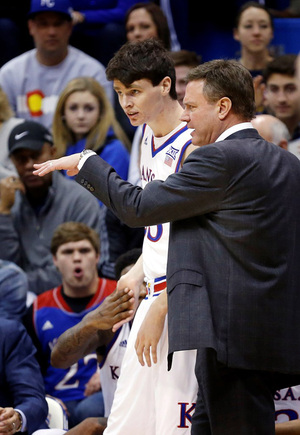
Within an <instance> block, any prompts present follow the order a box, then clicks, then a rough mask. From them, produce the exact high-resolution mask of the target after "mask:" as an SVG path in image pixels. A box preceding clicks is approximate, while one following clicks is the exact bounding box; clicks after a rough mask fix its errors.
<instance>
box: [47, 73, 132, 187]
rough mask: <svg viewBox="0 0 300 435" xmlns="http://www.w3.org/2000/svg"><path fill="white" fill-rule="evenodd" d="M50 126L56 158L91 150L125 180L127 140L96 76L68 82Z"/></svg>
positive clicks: (127, 161) (127, 156)
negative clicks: (55, 148)
mask: <svg viewBox="0 0 300 435" xmlns="http://www.w3.org/2000/svg"><path fill="white" fill-rule="evenodd" d="M52 129H53V139H54V143H55V145H56V147H57V156H58V157H61V156H64V155H70V154H73V153H77V152H81V151H82V150H83V149H91V150H93V151H95V152H96V153H97V154H98V155H99V156H101V157H102V158H103V159H104V160H106V161H107V162H109V163H110V164H111V165H112V166H113V167H114V168H115V170H116V171H117V172H118V174H119V175H120V176H121V177H122V178H124V179H125V180H126V179H127V175H128V165H129V148H130V142H129V140H128V138H127V136H126V134H125V133H124V131H123V130H122V128H121V126H120V124H119V122H118V121H117V119H116V117H115V114H114V109H113V107H112V105H111V103H110V101H109V100H108V98H107V96H106V94H105V90H104V88H103V87H102V86H101V85H100V84H99V83H98V82H97V81H96V80H95V79H93V78H92V77H78V78H75V79H73V80H71V81H70V82H68V84H67V86H66V87H65V89H64V90H63V91H62V92H61V94H60V97H59V100H58V103H57V106H56V111H55V114H54V119H53V126H52Z"/></svg>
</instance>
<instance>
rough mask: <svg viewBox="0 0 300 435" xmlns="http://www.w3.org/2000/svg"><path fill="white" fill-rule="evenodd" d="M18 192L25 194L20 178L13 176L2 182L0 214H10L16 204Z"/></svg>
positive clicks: (0, 185) (0, 187) (0, 186)
mask: <svg viewBox="0 0 300 435" xmlns="http://www.w3.org/2000/svg"><path fill="white" fill-rule="evenodd" d="M17 190H20V191H21V192H23V193H25V187H24V184H23V183H22V181H21V180H20V178H18V177H14V176H11V177H6V178H3V179H2V180H1V181H0V213H2V214H9V213H10V211H11V208H12V206H13V205H14V203H15V197H16V191H17Z"/></svg>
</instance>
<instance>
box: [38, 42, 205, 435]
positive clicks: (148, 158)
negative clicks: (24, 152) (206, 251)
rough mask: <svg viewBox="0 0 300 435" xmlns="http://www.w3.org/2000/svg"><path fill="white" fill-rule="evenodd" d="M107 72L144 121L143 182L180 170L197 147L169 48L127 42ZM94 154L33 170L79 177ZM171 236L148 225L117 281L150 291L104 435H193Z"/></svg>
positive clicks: (131, 111) (188, 355)
mask: <svg viewBox="0 0 300 435" xmlns="http://www.w3.org/2000/svg"><path fill="white" fill-rule="evenodd" d="M107 77H108V79H109V80H112V81H113V85H114V89H115V91H116V92H117V94H118V98H119V102H120V105H121V107H122V109H123V110H124V112H125V113H126V115H127V116H128V118H129V120H130V122H131V124H132V125H134V126H138V125H143V124H145V125H144V132H143V138H142V143H141V174H142V185H143V187H145V186H146V184H147V183H148V182H150V181H152V180H154V179H161V180H164V179H166V178H167V177H168V175H170V174H172V173H174V172H176V171H178V170H179V169H180V167H181V164H182V162H183V160H184V158H185V157H186V156H187V154H188V153H189V152H191V150H192V146H191V137H190V131H189V130H188V129H187V127H186V124H185V123H183V122H181V121H180V117H181V114H182V112H183V108H182V107H181V106H180V104H179V103H178V101H177V96H176V90H175V69H174V65H173V62H172V60H171V58H170V56H169V54H168V52H167V51H166V50H165V49H164V48H163V47H162V46H161V44H160V43H159V42H158V41H155V40H147V41H143V42H135V43H127V44H125V45H124V46H123V47H121V49H120V50H119V51H118V52H117V53H116V54H115V56H114V57H113V58H112V59H111V61H110V62H109V64H108V67H107ZM91 155H93V152H89V151H88V152H87V151H85V152H83V153H81V154H80V155H79V154H75V155H73V156H69V157H67V158H66V157H64V158H62V159H59V160H52V161H51V162H50V164H49V162H46V163H44V164H42V165H37V166H35V167H36V168H37V169H38V170H37V171H35V173H36V174H37V175H44V174H45V173H46V172H49V171H52V170H55V169H60V168H61V167H65V169H71V171H70V175H71V174H75V173H77V172H78V169H80V168H81V167H82V165H83V164H84V162H85V160H86V159H87V158H89V157H90V156H91ZM78 164H79V165H78ZM77 165H78V167H77ZM168 238H169V224H164V225H157V226H151V227H149V228H146V229H145V237H144V244H143V254H142V256H141V257H140V259H139V260H138V261H137V263H136V265H135V266H134V267H133V268H132V269H131V270H130V271H129V272H128V274H126V275H124V277H122V278H121V280H120V281H119V287H128V288H132V289H133V290H134V292H135V295H136V302H137V300H138V298H137V296H138V293H139V287H140V284H141V283H142V281H143V279H144V276H145V277H146V282H147V287H148V296H147V297H146V298H145V299H144V300H143V301H142V302H141V304H140V306H139V308H138V310H137V312H136V315H135V318H134V322H133V326H132V329H131V333H130V336H129V340H128V344H127V349H126V352H125V355H124V359H123V363H122V367H121V373H120V378H119V380H118V385H117V390H116V393H115V396H114V401H113V405H112V410H111V414H110V416H109V418H108V425H107V428H106V429H105V431H104V433H105V435H119V434H121V433H124V434H129V433H130V434H131V435H141V434H143V435H161V434H168V435H171V434H183V435H187V434H189V433H190V427H191V425H190V422H191V416H192V412H193V410H194V406H195V402H196V394H197V381H196V378H195V376H194V366H195V357H196V351H188V352H178V353H176V355H174V358H173V364H172V369H171V370H170V371H168V370H167V350H168V343H167V326H166V319H165V317H166V316H165V315H166V286H167V284H166V264H167V250H168ZM154 307H155V308H154ZM147 313H148V314H150V315H151V316H154V315H155V319H156V318H158V319H159V321H158V324H157V322H156V321H155V322H154V321H153V318H152V319H149V318H148V315H147ZM149 321H150V323H151V324H152V327H151V329H152V330H153V333H151V335H150V336H148V335H147V336H146V335H145V329H144V324H146V329H149V328H148V323H149ZM144 322H145V323H144ZM142 323H143V325H142V330H141V331H140V333H139V330H140V326H141V324H142ZM118 326H119V325H118ZM116 327H117V326H116ZM138 333H139V337H138V341H137V343H138V347H139V355H140V357H139V358H140V361H141V363H142V364H143V365H144V360H143V355H144V356H145V358H146V362H147V366H143V365H142V364H140V363H139V360H138V358H137V356H136V353H135V351H134V346H135V342H136V338H137V335H138ZM144 337H145V338H144ZM159 337H160V338H159ZM147 343H150V345H148V344H147ZM150 347H151V353H152V358H151V356H150ZM153 363H154V364H153ZM148 366H149V367H148Z"/></svg>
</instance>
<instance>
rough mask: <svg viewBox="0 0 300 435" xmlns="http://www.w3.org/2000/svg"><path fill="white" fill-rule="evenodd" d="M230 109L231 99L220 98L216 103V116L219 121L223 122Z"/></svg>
mask: <svg viewBox="0 0 300 435" xmlns="http://www.w3.org/2000/svg"><path fill="white" fill-rule="evenodd" d="M231 107H232V102H231V99H230V98H228V97H222V98H220V100H219V101H218V102H217V109H218V116H219V119H220V120H223V119H225V118H226V116H227V115H228V114H229V112H230V110H231Z"/></svg>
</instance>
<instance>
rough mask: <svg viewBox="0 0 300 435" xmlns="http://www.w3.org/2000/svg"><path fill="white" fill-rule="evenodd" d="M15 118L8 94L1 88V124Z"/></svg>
mask: <svg viewBox="0 0 300 435" xmlns="http://www.w3.org/2000/svg"><path fill="white" fill-rule="evenodd" d="M12 116H14V113H13V110H12V108H11V106H10V104H9V101H8V98H7V95H6V93H5V92H4V91H3V89H2V88H0V122H5V121H7V120H8V119H10V118H11V117H12Z"/></svg>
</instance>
